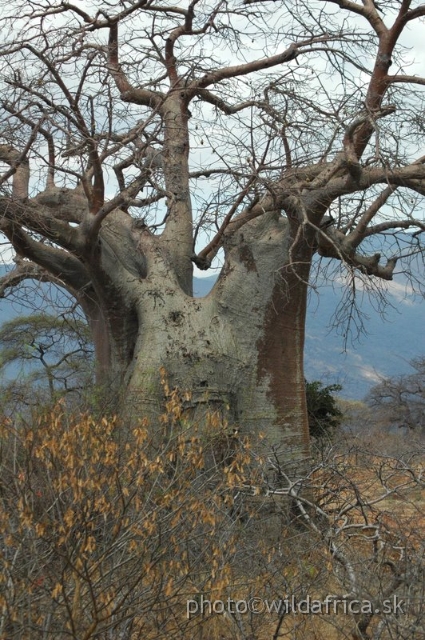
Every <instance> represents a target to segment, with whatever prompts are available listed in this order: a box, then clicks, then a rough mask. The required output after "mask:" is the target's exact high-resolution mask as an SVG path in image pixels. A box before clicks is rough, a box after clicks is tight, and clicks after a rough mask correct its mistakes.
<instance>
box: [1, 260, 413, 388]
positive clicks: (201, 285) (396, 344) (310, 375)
mask: <svg viewBox="0 0 425 640" xmlns="http://www.w3.org/2000/svg"><path fill="white" fill-rule="evenodd" d="M3 273H5V268H4V267H3V268H0V275H2V274H3ZM215 280H216V276H208V277H206V278H195V279H194V292H195V295H196V296H199V297H202V296H205V295H207V293H208V292H209V291H210V290H211V289H212V287H213V286H214V282H215ZM48 287H49V285H46V284H41V285H40V284H38V283H31V282H30V283H29V284H28V285H26V286H25V289H24V291H23V293H24V295H23V296H22V299H21V300H20V301H19V300H17V299H16V298H15V299H13V300H12V299H10V298H6V299H0V324H1V323H3V322H6V321H7V320H10V319H12V318H15V317H17V316H18V315H28V314H29V313H31V312H32V310H35V311H38V312H39V311H40V310H44V311H51V312H53V309H54V308H55V307H53V306H52V303H51V302H50V303H49V300H50V299H51V297H52V296H51V294H48ZM342 294H343V286H342V283H338V282H334V283H332V285H330V284H328V285H322V286H320V287H319V288H318V295H316V294H315V293H314V292H313V291H312V292H311V294H310V302H309V310H308V318H307V331H306V363H305V366H306V377H307V379H308V380H322V381H323V382H324V383H325V384H331V383H334V382H339V383H340V384H342V385H343V391H342V395H343V396H345V397H347V398H353V399H354V398H355V399H360V398H362V397H363V396H364V395H365V394H366V393H367V392H368V390H369V389H370V387H371V386H373V385H374V384H376V383H377V382H379V380H380V378H382V377H385V376H391V375H396V374H399V373H408V372H409V371H410V369H409V364H408V363H409V361H410V360H411V359H412V358H414V357H417V356H420V355H425V340H424V330H423V327H424V320H425V305H424V300H423V298H420V297H414V296H413V295H412V292H411V290H410V289H409V286H408V284H407V283H406V282H405V281H403V280H402V279H399V280H396V281H394V282H391V283H389V289H388V294H387V299H388V305H387V307H386V310H385V319H383V317H382V316H381V315H380V313H379V312H378V311H377V310H376V309H375V308H374V303H373V300H370V299H369V298H368V296H367V295H366V294H365V293H364V292H362V291H359V298H358V304H359V306H360V308H361V311H362V315H363V318H364V326H365V329H366V331H367V334H366V335H361V336H360V338H359V339H358V340H352V338H353V337H354V336H353V334H351V333H350V334H348V336H347V338H346V339H344V336H343V335H342V334H343V332H344V328H343V325H341V326H339V327H337V328H334V329H332V324H333V322H334V320H333V317H334V314H335V311H336V309H337V308H338V305H339V304H340V303H341V299H342ZM54 296H55V297H56V302H57V303H59V304H60V305H61V306H66V298H65V295H64V294H63V295H62V293H60V292H58V291H57V290H56V292H55V293H54ZM22 300H24V301H25V302H22ZM375 306H376V303H375ZM354 333H355V332H354Z"/></svg>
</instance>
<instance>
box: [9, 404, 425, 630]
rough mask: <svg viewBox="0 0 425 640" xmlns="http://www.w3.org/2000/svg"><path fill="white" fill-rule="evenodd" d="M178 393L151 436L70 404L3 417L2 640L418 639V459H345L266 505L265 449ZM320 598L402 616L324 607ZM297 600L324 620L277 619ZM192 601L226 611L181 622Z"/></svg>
mask: <svg viewBox="0 0 425 640" xmlns="http://www.w3.org/2000/svg"><path fill="white" fill-rule="evenodd" d="M168 396H169V397H168V399H169V402H168V407H167V414H166V415H165V416H163V419H162V421H161V423H160V424H159V425H158V429H159V430H162V433H163V436H164V437H163V438H159V439H158V437H156V438H155V440H153V439H152V438H151V437H150V433H151V432H152V429H151V425H148V424H147V423H145V422H141V423H140V424H139V425H138V426H136V427H134V428H132V429H126V428H124V426H123V425H121V424H119V422H118V420H116V419H106V418H103V419H99V420H98V419H95V418H93V417H91V416H88V415H85V416H78V417H72V416H69V415H67V414H66V413H65V412H64V411H62V410H61V407H60V406H58V407H56V408H55V410H54V411H53V412H52V413H50V414H49V415H45V416H43V417H40V418H39V419H38V420H37V421H36V422H35V423H34V424H31V425H28V424H27V425H26V424H15V423H13V422H11V421H10V420H4V421H3V424H2V427H1V433H0V438H1V465H2V485H1V491H0V536H1V546H0V560H1V563H2V572H1V577H0V638H2V639H4V640H12V639H22V640H24V639H25V640H27V639H28V640H29V639H37V638H40V640H41V639H45V638H58V639H62V638H75V639H78V640H90V639H99V640H100V639H102V640H108V639H114V640H115V639H118V638H119V639H122V640H125V639H128V640H133V639H136V638H144V639H146V640H153V639H155V638H167V639H170V638H176V639H177V638H179V639H184V638H194V639H199V640H204V639H208V640H233V639H234V640H262V639H263V638H264V640H266V639H274V638H288V639H294V640H298V639H304V638H312V639H314V638H331V639H332V638H335V639H336V638H338V639H339V638H350V639H351V640H353V639H354V638H382V639H386V638H388V639H389V638H394V637H400V638H406V639H407V640H413V639H416V638H419V637H422V636H421V633H422V631H421V629H422V625H423V611H422V609H423V599H422V585H423V539H424V532H425V503H424V488H423V481H422V469H423V468H424V460H425V458H424V457H423V456H422V455H420V454H419V453H418V454H416V455H412V456H410V458H409V459H406V460H404V461H401V460H397V459H396V458H394V457H389V456H377V455H372V454H370V453H367V452H364V451H363V452H359V451H357V452H353V451H349V452H348V453H338V454H335V455H333V456H330V457H329V459H328V460H327V461H325V462H323V461H322V462H321V463H320V464H318V465H317V466H316V467H315V468H314V469H312V470H311V472H310V474H309V475H308V476H307V477H306V478H304V479H302V481H301V479H299V480H298V481H294V480H293V479H292V480H290V479H289V478H288V479H287V481H288V482H287V489H286V490H285V491H281V492H280V493H281V494H284V495H273V493H272V494H271V495H268V496H267V497H266V495H265V493H266V492H263V493H264V495H261V491H259V490H258V486H259V482H260V481H261V478H262V473H263V466H262V464H263V463H262V462H261V460H258V459H256V458H255V456H254V455H253V451H254V450H255V447H253V446H252V445H250V444H249V443H248V442H246V441H241V440H240V441H238V442H235V439H234V437H233V436H232V434H229V433H228V432H227V429H226V425H225V424H223V423H222V421H221V420H220V417H219V415H218V414H209V415H208V416H206V424H204V425H203V428H202V430H201V429H200V427H199V425H198V427H199V428H197V425H194V424H188V423H187V422H185V420H184V416H183V412H182V403H181V402H180V400H179V398H178V396H177V395H176V394H174V392H170V391H168ZM156 435H157V434H156ZM158 441H161V445H160V446H159V445H158V444H157V443H158ZM254 479H255V480H254ZM269 494H270V492H269ZM289 505H291V508H290V507H289ZM327 596H334V597H335V598H339V599H341V600H344V602H345V605H346V604H347V603H349V602H352V601H353V600H357V599H358V600H361V601H369V602H371V603H372V605H373V606H374V607H376V606H377V605H378V604H379V603H382V601H383V600H384V599H391V598H394V597H395V596H397V597H398V598H400V599H404V600H405V601H406V610H405V611H403V614H402V615H400V613H399V612H398V613H397V612H396V614H394V615H393V614H392V613H391V612H390V613H388V614H387V615H382V613H379V614H374V615H371V614H369V613H368V612H365V611H363V612H362V613H360V614H358V615H357V614H350V613H344V611H343V606H342V604H341V605H340V606H339V607H338V611H337V613H334V612H333V606H332V605H330V611H329V612H328V613H326V610H325V609H323V608H322V610H321V612H320V610H319V609H320V608H319V604H320V603H322V604H323V603H324V602H325V599H326V597H327ZM292 597H293V598H295V602H298V603H299V602H300V601H302V600H304V601H305V600H306V599H308V598H310V599H311V600H314V601H315V602H316V603H319V604H316V605H315V606H316V609H315V610H314V611H315V613H314V615H308V614H306V613H293V612H290V611H289V612H285V611H284V609H283V608H282V606H283V605H280V606H281V608H280V610H279V611H276V610H275V609H276V607H277V606H279V602H280V600H285V598H288V599H289V602H291V598H292ZM253 598H257V599H259V601H261V603H262V604H261V606H262V608H263V611H262V613H253V612H250V611H248V610H246V609H247V607H248V606H250V605H248V604H247V603H251V602H252V599H253ZM229 599H230V601H231V602H233V603H235V602H236V601H240V602H239V604H238V606H237V610H235V606H236V605H235V604H233V605H232V604H230V607H229ZM188 600H189V601H191V602H192V603H193V602H195V603H198V604H199V605H200V603H201V602H206V601H208V602H211V603H214V602H218V601H221V602H223V603H224V608H223V610H222V611H221V612H217V613H214V612H213V611H210V608H209V606H208V605H205V606H204V607H203V608H204V610H203V611H201V610H200V606H199V610H198V612H197V613H196V614H195V613H193V614H192V615H189V616H188V615H187V601H188ZM257 602H258V601H257ZM330 602H333V600H332V599H331V600H330ZM244 603H245V604H244ZM345 605H344V606H345ZM193 606H194V605H193V604H192V607H193ZM305 606H307V605H305ZM305 606H304V610H305ZM310 606H312V605H311V604H310ZM232 607H233V610H232ZM267 607H269V608H271V609H272V611H271V612H267V611H266V609H267ZM219 609H220V607H218V610H219ZM216 610H217V606H216Z"/></svg>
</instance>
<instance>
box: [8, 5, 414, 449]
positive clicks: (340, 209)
mask: <svg viewBox="0 0 425 640" xmlns="http://www.w3.org/2000/svg"><path fill="white" fill-rule="evenodd" d="M423 16H425V5H423V4H422V5H420V4H417V3H416V2H413V1H412V0H390V1H388V2H385V3H380V4H379V6H378V3H375V2H373V1H372V0H363V2H361V3H360V2H357V1H354V0H328V1H326V0H316V1H314V2H307V0H305V1H304V0H300V1H298V2H286V3H276V2H272V1H267V0H264V1H263V0H258V1H257V0H244V1H237V2H234V1H233V0H231V1H229V2H223V1H222V0H217V1H211V2H209V1H208V0H206V1H204V0H192V1H191V2H189V1H186V2H184V3H179V4H178V6H177V5H175V4H173V3H172V2H170V1H169V0H163V1H162V0H159V1H158V2H153V1H152V0H138V1H136V0H122V1H120V2H106V0H105V1H102V0H101V1H100V2H90V1H87V2H84V3H82V2H79V1H78V0H76V1H75V2H74V3H70V2H65V1H63V0H54V1H53V2H51V1H50V0H49V2H47V0H39V1H38V2H35V1H34V2H33V1H32V0H28V1H26V2H23V1H18V0H11V2H9V3H8V4H7V6H5V7H3V9H2V17H1V25H2V42H3V44H2V46H1V49H0V54H1V65H2V66H1V74H2V78H3V80H2V93H1V136H2V145H1V147H0V156H1V160H2V162H3V163H4V172H3V177H2V194H1V199H0V210H1V223H0V224H1V227H0V228H1V231H2V233H3V234H4V236H5V238H6V239H7V242H8V245H6V250H7V251H10V247H12V248H13V250H14V252H15V254H16V257H15V266H14V268H13V270H11V271H9V272H8V273H7V275H6V276H5V277H4V278H3V281H2V284H1V291H2V293H3V295H5V294H6V292H8V291H9V290H11V289H12V288H14V287H17V286H18V285H19V283H21V282H22V281H23V280H24V279H26V278H32V279H39V280H48V281H52V282H54V283H56V284H59V285H60V286H63V287H65V288H66V289H67V290H68V291H70V292H71V293H72V294H73V295H74V296H75V298H76V299H77V300H78V302H79V304H80V305H81V307H82V309H83V310H84V312H85V314H86V316H87V320H88V323H89V325H90V328H91V331H92V337H93V342H94V345H95V352H96V359H97V370H98V378H99V381H102V382H103V383H104V384H107V385H109V386H108V388H109V389H111V391H112V390H116V391H117V392H119V393H118V395H119V398H120V401H121V402H122V403H123V406H125V407H126V409H127V410H128V409H129V407H131V408H132V410H133V412H134V413H135V414H137V415H147V416H149V417H151V419H154V417H155V415H156V414H157V412H158V411H159V410H160V407H161V404H162V403H163V389H162V387H161V383H160V373H159V371H160V369H161V368H163V370H165V371H166V374H167V380H168V385H169V388H173V387H178V388H180V389H181V390H184V391H189V392H190V398H191V399H190V401H188V407H189V406H190V407H191V410H192V411H196V410H197V408H198V409H202V407H204V406H205V403H210V404H213V406H215V407H218V408H221V409H222V410H223V411H226V413H227V416H228V418H229V420H234V421H237V422H238V423H239V424H240V425H241V428H242V429H243V430H244V431H245V432H247V433H251V432H254V433H258V432H264V433H265V434H266V435H267V439H268V442H269V444H270V445H271V446H273V447H274V451H275V455H276V459H277V460H281V461H285V460H288V459H292V460H294V459H299V458H301V459H303V458H304V457H305V456H306V455H307V454H308V421H307V413H306V403H305V388H304V373H303V346H304V322H305V313H306V298H307V293H308V288H309V278H310V269H311V263H312V259H313V256H314V255H315V254H317V253H318V254H319V255H321V256H325V257H326V258H330V259H334V260H335V261H336V263H338V264H342V265H344V268H346V269H348V271H349V272H350V273H351V274H353V277H354V276H355V277H362V278H365V279H371V280H372V281H377V280H391V279H392V278H393V275H394V274H395V272H396V265H397V264H398V265H401V268H402V269H403V268H404V267H403V260H405V259H407V258H408V257H409V256H410V257H411V256H412V255H413V254H416V255H418V254H419V253H420V252H421V249H422V245H421V234H422V233H423V232H424V230H425V223H424V222H423V217H422V218H421V214H420V213H417V212H420V209H421V207H420V205H421V202H422V196H423V195H424V193H425V164H424V161H425V156H424V155H423V154H424V150H423V149H422V140H423V130H424V127H423V115H422V114H423V111H424V98H423V89H422V87H423V86H424V85H425V78H423V77H421V76H420V73H419V71H418V73H417V69H416V67H413V72H412V70H411V69H410V66H411V65H412V64H413V63H414V61H415V58H414V54H413V53H412V51H411V50H410V49H406V48H404V47H405V46H406V44H409V45H410V44H411V43H410V42H409V37H410V38H411V40H414V35H415V31H414V30H411V28H412V27H414V26H415V24H416V23H420V22H421V20H422V18H423ZM409 33H410V34H411V35H410V36H409ZM409 65H410V66H409ZM194 266H196V267H197V268H198V269H201V270H208V269H210V268H218V269H219V270H220V273H219V277H218V280H217V282H216V284H215V286H214V288H213V290H212V291H211V293H210V294H209V295H208V296H206V297H205V298H203V299H197V298H195V297H194V296H193V291H192V280H193V269H194ZM398 268H399V267H397V269H398ZM152 424H155V422H153V423H152Z"/></svg>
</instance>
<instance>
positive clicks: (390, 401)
mask: <svg viewBox="0 0 425 640" xmlns="http://www.w3.org/2000/svg"><path fill="white" fill-rule="evenodd" d="M410 364H411V366H412V368H413V373H410V374H408V375H399V376H394V377H390V378H385V379H384V380H382V382H380V383H379V384H378V385H376V386H375V387H373V389H372V390H371V391H370V393H369V394H368V396H367V398H366V402H367V404H368V405H369V406H370V407H371V408H373V409H374V410H376V414H377V418H378V419H379V421H380V422H381V423H382V424H383V426H384V427H385V428H387V429H394V428H399V429H406V430H407V431H416V432H417V433H420V434H425V357H424V356H422V357H420V358H417V359H415V360H412V361H411V363H410Z"/></svg>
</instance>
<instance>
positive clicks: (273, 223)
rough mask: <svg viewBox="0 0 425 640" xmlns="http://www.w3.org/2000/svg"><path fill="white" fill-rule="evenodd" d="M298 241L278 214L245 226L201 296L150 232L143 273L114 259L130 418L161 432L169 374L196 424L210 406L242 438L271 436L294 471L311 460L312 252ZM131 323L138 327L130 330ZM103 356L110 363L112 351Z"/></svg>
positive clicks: (118, 351)
mask: <svg viewBox="0 0 425 640" xmlns="http://www.w3.org/2000/svg"><path fill="white" fill-rule="evenodd" d="M290 236H291V234H290V232H289V225H288V223H287V221H285V219H284V218H283V217H282V216H280V215H279V214H270V215H269V216H267V217H266V216H263V217H262V218H260V219H258V220H256V221H253V222H251V223H249V224H247V225H245V226H244V227H243V230H241V231H240V232H237V233H236V234H234V235H232V238H231V241H228V244H227V246H226V260H225V266H224V268H223V270H222V273H221V276H220V278H219V280H218V282H217V283H216V285H215V287H214V288H213V290H212V291H211V293H210V294H209V295H208V296H206V297H205V298H201V299H199V298H193V297H192V296H189V295H187V293H185V291H184V290H183V289H182V286H181V277H180V278H179V274H178V273H176V270H175V268H174V265H173V263H172V260H170V259H169V253H168V251H167V250H166V248H164V246H163V245H162V244H161V238H153V237H152V236H149V235H148V234H147V233H146V234H145V235H143V234H142V238H141V241H140V242H141V244H142V245H143V253H144V256H145V260H146V263H145V268H144V270H143V273H141V272H140V273H139V274H138V275H137V274H136V272H135V268H134V267H133V268H132V269H131V271H129V268H128V265H126V266H125V268H124V269H121V267H120V264H119V261H116V260H115V261H114V265H113V266H114V269H115V277H114V278H113V279H114V281H115V283H116V285H115V286H116V287H117V283H118V280H119V284H120V288H121V293H123V294H124V298H123V299H125V300H126V301H127V305H126V306H123V307H122V315H121V316H120V314H119V313H118V307H117V304H116V302H115V303H114V305H113V308H112V311H111V307H110V306H109V307H108V304H107V300H104V302H103V306H104V308H105V310H106V311H105V316H106V319H105V317H104V318H103V319H102V327H103V328H104V329H106V328H107V327H108V325H109V326H110V327H112V330H111V331H109V332H107V333H108V335H109V338H108V340H109V343H110V347H109V353H110V358H111V369H112V370H113V371H115V373H116V371H117V370H120V369H121V371H122V375H121V378H120V379H121V392H122V406H123V408H124V410H125V412H126V413H127V415H128V414H131V416H132V418H133V419H134V418H135V419H137V418H139V417H140V418H141V417H148V418H149V420H150V422H151V426H152V430H153V433H155V432H156V431H158V432H159V431H160V429H161V427H160V423H159V420H158V418H159V415H160V414H161V413H163V411H164V401H165V398H164V390H163V388H162V385H161V375H160V370H165V372H166V376H167V380H168V385H169V386H170V388H178V389H179V390H180V391H181V392H182V393H183V392H189V394H190V399H188V400H187V402H186V404H185V407H186V410H187V415H188V416H189V417H191V418H192V419H193V420H195V421H202V415H203V414H204V413H205V411H206V409H207V408H208V409H210V410H220V411H221V412H222V414H223V416H224V417H225V418H226V419H227V420H228V421H229V423H230V424H235V425H237V427H238V429H239V430H240V432H241V434H242V435H243V434H247V435H253V436H259V435H260V434H264V436H265V438H264V439H263V444H264V445H266V446H267V448H268V450H269V451H270V452H273V457H274V459H275V462H276V463H278V464H281V465H283V466H284V467H285V469H286V470H288V469H289V467H291V469H292V470H293V468H294V464H295V466H297V465H298V464H299V463H302V462H303V461H305V460H306V458H307V457H308V452H309V449H308V424H307V415H306V407H305V392H304V373H303V346H304V321H305V312H306V295H307V280H308V274H309V265H310V260H311V250H310V249H309V248H308V247H307V244H305V245H304V244H302V243H301V245H300V246H298V248H297V247H296V246H295V245H294V242H293V239H291V237H290ZM115 250H116V251H118V247H115ZM121 255H127V256H128V255H131V254H129V253H128V252H127V253H125V251H124V252H123V251H122V252H121ZM104 266H105V267H108V268H109V267H110V265H107V263H106V261H104ZM117 276H118V278H117ZM109 302H110V301H109ZM108 309H109V314H110V317H109V319H108ZM133 315H135V317H136V319H137V321H134V320H131V318H132V316H133ZM99 322H100V321H99ZM113 323H115V331H114V330H113V329H114V327H113ZM125 323H127V325H128V326H130V327H132V328H133V329H134V330H133V331H127V332H125V331H123V330H122V327H123V326H124V325H125ZM99 326H100V325H98V328H99ZM98 334H99V331H98ZM99 335H101V332H100V334H99ZM114 335H117V336H118V335H119V336H120V340H121V344H120V345H119V346H118V347H117V345H116V344H115V342H116V341H114ZM98 337H99V336H98ZM125 337H126V339H127V342H125V340H124V338H125ZM114 344H115V347H114ZM100 352H101V354H102V357H103V358H104V357H105V348H103V350H102V349H101V348H100ZM125 353H126V354H127V355H126V357H127V365H126V366H123V363H124V360H125V357H124V355H123V354H125Z"/></svg>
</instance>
